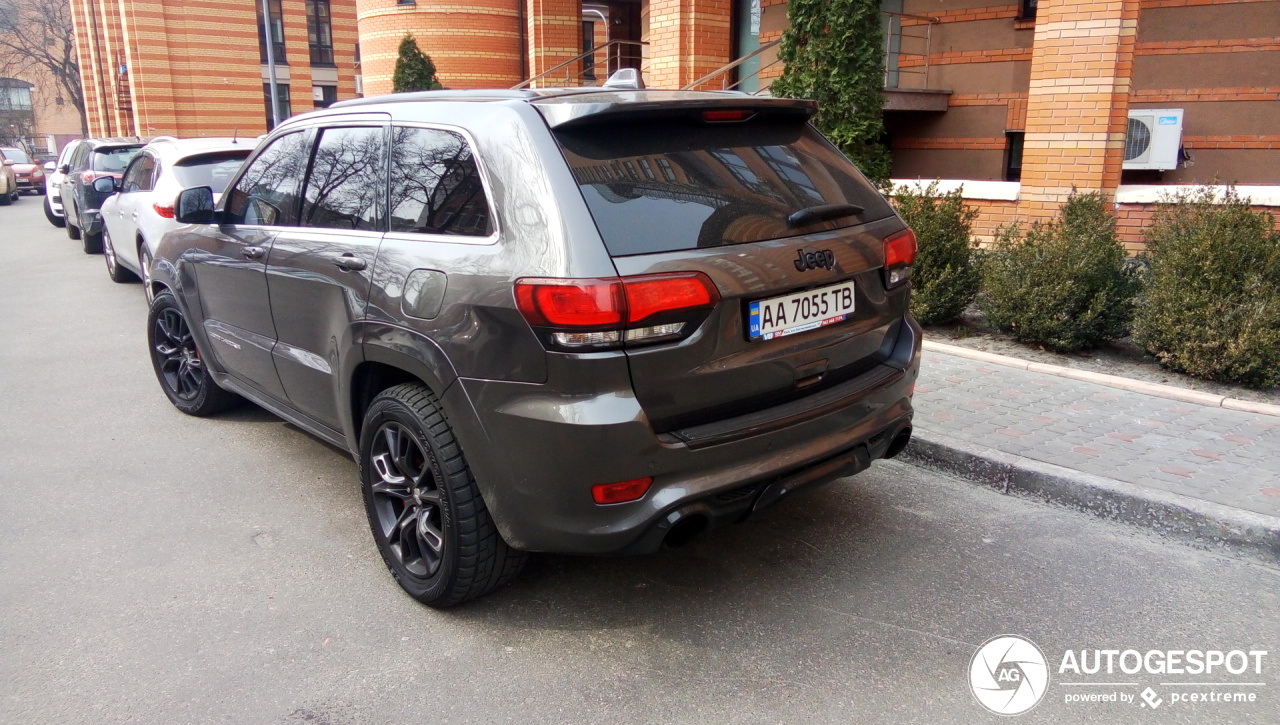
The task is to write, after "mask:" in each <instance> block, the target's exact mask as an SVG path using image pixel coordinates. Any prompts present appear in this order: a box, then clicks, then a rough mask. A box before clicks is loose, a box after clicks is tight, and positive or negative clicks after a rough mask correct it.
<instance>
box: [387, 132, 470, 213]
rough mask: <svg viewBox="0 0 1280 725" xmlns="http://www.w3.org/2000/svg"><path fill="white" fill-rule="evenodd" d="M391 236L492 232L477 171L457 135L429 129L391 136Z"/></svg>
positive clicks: (462, 141)
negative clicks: (397, 233) (394, 234)
mask: <svg viewBox="0 0 1280 725" xmlns="http://www.w3.org/2000/svg"><path fill="white" fill-rule="evenodd" d="M391 231H393V232H418V233H422V234H451V235H461V236H468V237H485V236H488V235H489V234H490V233H492V231H493V226H492V224H491V223H490V220H489V201H488V199H486V198H485V195H484V186H483V184H481V183H480V172H479V170H478V169H477V168H476V162H475V159H474V158H472V156H471V147H470V145H468V144H467V141H466V139H464V138H463V137H462V136H461V135H459V134H456V133H452V132H449V131H440V130H437V129H427V128H396V129H394V130H393V131H392V141H391Z"/></svg>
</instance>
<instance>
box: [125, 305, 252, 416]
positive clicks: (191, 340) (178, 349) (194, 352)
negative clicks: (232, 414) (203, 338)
mask: <svg viewBox="0 0 1280 725" xmlns="http://www.w3.org/2000/svg"><path fill="white" fill-rule="evenodd" d="M147 343H148V344H149V345H150V346H151V364H152V366H153V367H154V368H155V371H156V378H157V379H158V380H159V381H160V387H161V388H163V389H164V393H165V395H166V396H168V398H169V402H171V403H173V405H174V407H175V408H177V409H178V410H181V411H182V412H184V413H186V414H188V415H197V416H203V415H209V414H211V413H216V412H218V411H220V410H224V409H226V408H229V407H231V406H232V405H234V404H235V403H236V402H237V401H239V397H238V396H236V395H235V394H234V393H229V392H227V391H225V390H223V389H222V388H220V387H218V385H217V383H215V382H214V381H213V377H212V376H211V375H210V373H209V370H208V368H207V367H206V366H205V360H204V356H203V355H201V354H200V349H199V348H198V347H196V341H195V337H194V336H192V334H191V328H190V326H189V325H188V324H187V320H186V318H185V317H184V316H183V315H182V310H181V309H180V308H179V307H178V302H177V300H175V299H174V297H173V293H172V292H164V293H162V294H159V295H156V299H155V302H153V303H152V304H151V315H150V317H149V319H148V324H147Z"/></svg>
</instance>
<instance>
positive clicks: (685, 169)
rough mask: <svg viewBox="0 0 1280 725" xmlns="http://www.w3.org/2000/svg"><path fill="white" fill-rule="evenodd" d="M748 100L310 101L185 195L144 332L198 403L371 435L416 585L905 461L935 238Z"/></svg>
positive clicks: (800, 116) (431, 586)
mask: <svg viewBox="0 0 1280 725" xmlns="http://www.w3.org/2000/svg"><path fill="white" fill-rule="evenodd" d="M814 110H815V106H814V104H812V103H810V102H806V101H795V100H781V99H764V98H755V97H749V96H743V95H740V94H734V93H694V92H680V91H643V90H637V91H612V90H600V89H558V90H549V89H544V90H538V91H436V92H428V93H419V94H400V95H393V96H383V97H378V98H369V99H362V100H357V101H348V102H345V103H339V104H336V105H335V106H333V107H332V108H330V109H327V110H325V111H320V112H316V113H311V114H307V115H305V116H300V117H296V118H293V119H290V120H289V121H288V122H286V123H283V124H281V125H280V127H279V128H277V129H276V130H275V131H274V132H273V133H272V134H271V135H270V136H269V137H267V138H266V139H265V140H264V141H263V142H262V144H261V145H260V146H259V148H258V150H257V152H256V153H255V154H254V155H253V156H251V157H250V158H249V159H248V160H247V161H246V162H245V164H244V167H243V168H242V169H241V170H240V171H239V174H238V176H237V177H236V179H235V180H234V181H233V182H232V183H231V184H230V185H229V186H228V187H227V191H226V192H225V193H224V194H223V196H222V198H221V199H220V200H219V202H218V203H217V204H216V205H215V204H214V202H213V198H212V194H211V193H210V191H209V189H207V188H197V189H187V190H184V191H183V192H182V193H181V194H180V195H179V197H178V201H177V216H178V220H179V221H180V222H182V223H183V224H184V226H182V227H180V228H179V229H177V230H174V231H172V232H169V233H168V234H167V235H165V237H164V238H163V240H162V241H161V243H160V244H159V247H158V251H157V255H156V259H155V260H154V263H153V266H152V276H151V280H152V284H153V285H154V292H155V293H156V294H155V302H154V304H153V305H152V308H151V315H150V320H149V323H148V333H149V342H150V345H151V352H152V359H153V361H154V364H155V369H156V373H157V376H158V378H159V380H160V383H161V386H162V388H163V389H164V391H165V393H166V394H167V395H168V397H169V398H170V400H171V401H172V402H173V403H174V405H176V406H177V407H178V408H179V409H181V410H182V411H184V412H187V413H190V414H193V415H206V414H209V413H212V412H215V411H217V410H220V409H222V408H224V407H226V406H227V405H229V404H230V403H232V402H233V401H234V400H236V399H238V397H244V398H248V399H250V400H252V401H254V402H255V403H258V404H259V405H261V406H262V407H264V408H266V409H268V410H270V411H272V412H273V413H275V414H277V415H279V416H281V417H283V418H285V419H286V420H288V421H290V422H292V423H294V424H296V425H297V426H299V427H301V428H303V429H305V430H307V431H310V432H311V433H313V434H315V435H316V436H319V437H320V438H323V439H324V440H326V441H329V442H331V443H333V444H334V445H337V446H340V447H342V448H344V449H346V450H348V451H350V452H351V455H352V456H353V457H355V458H356V459H357V461H358V462H359V464H360V475H361V482H362V487H363V494H364V499H365V503H366V508H367V513H368V517H369V523H370V525H371V527H372V529H373V537H374V540H375V541H376V543H377V545H378V548H379V549H380V551H381V552H382V555H383V558H384V559H385V560H386V563H387V565H388V567H389V568H390V570H391V572H392V573H393V575H394V576H395V578H396V579H397V580H398V581H399V583H400V584H401V585H402V586H403V587H404V589H405V590H407V591H408V592H409V593H410V594H411V595H413V596H414V597H416V598H417V599H419V600H420V601H422V602H424V603H427V604H431V605H435V606H447V605H451V604H457V603H459V602H462V601H465V600H467V599H470V598H473V597H476V596H479V595H481V594H484V593H485V592H488V591H490V590H492V589H493V588H495V587H497V586H499V585H501V584H503V583H505V582H507V581H509V580H510V579H511V578H512V577H513V576H514V575H515V574H516V572H517V571H518V570H519V568H520V566H521V564H522V563H523V561H524V558H525V556H526V552H537V551H542V552H562V553H575V554H622V553H627V554H636V553H646V552H652V551H655V550H656V549H658V548H659V547H660V546H661V545H663V543H664V542H665V543H667V544H670V545H676V544H679V543H681V542H683V541H686V540H688V539H689V538H690V537H692V536H694V535H696V534H698V533H699V532H701V531H703V530H705V529H708V528H711V527H713V526H717V525H720V524H723V523H728V522H735V521H741V520H743V519H745V518H747V517H748V516H750V515H752V514H754V513H756V512H758V511H760V510H762V509H764V508H766V507H768V506H769V505H771V504H773V503H775V502H777V501H778V500H780V499H782V498H784V497H787V496H789V495H790V494H791V493H792V492H793V491H795V490H796V489H799V488H801V487H803V486H808V485H813V484H817V483H821V482H825V481H830V480H832V479H835V478H838V477H841V476H846V475H849V474H852V473H856V472H858V471H860V470H863V469H865V468H866V467H867V466H869V465H870V462H871V461H872V460H874V459H877V458H886V457H891V456H893V455H896V454H897V453H898V451H900V450H902V448H903V447H904V446H905V445H906V443H907V440H908V439H909V437H910V432H911V415H912V408H911V393H912V388H913V386H914V381H915V379H916V375H917V372H918V368H919V351H920V339H921V333H920V328H919V326H918V325H917V324H916V323H915V321H914V320H913V319H912V318H911V316H910V315H909V314H908V311H907V299H908V294H909V288H910V283H909V280H910V270H911V264H912V262H913V261H914V259H915V252H916V244H915V237H914V236H913V235H912V234H911V232H910V230H908V229H907V228H906V227H905V225H904V224H903V222H902V220H901V219H899V218H898V216H897V215H896V214H894V212H893V210H892V209H891V208H890V206H889V205H888V203H886V201H885V199H884V198H883V197H882V196H881V195H880V194H879V193H878V192H877V191H876V190H875V188H874V187H873V186H872V185H871V184H869V183H868V182H867V180H866V179H865V178H864V177H863V176H862V174H861V173H859V172H858V170H857V169H856V168H855V167H854V166H853V165H852V164H850V162H849V161H848V160H847V159H846V158H845V157H844V156H842V155H841V154H840V153H839V152H838V151H837V150H836V149H835V148H834V147H833V146H832V145H831V144H830V143H828V142H827V141H826V140H825V139H824V138H823V137H822V136H821V135H820V134H819V133H818V132H817V131H816V130H814V128H813V127H812V126H811V125H810V124H809V117H810V116H811V115H812V113H813V112H814Z"/></svg>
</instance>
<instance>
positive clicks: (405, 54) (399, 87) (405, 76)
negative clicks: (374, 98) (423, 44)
mask: <svg viewBox="0 0 1280 725" xmlns="http://www.w3.org/2000/svg"><path fill="white" fill-rule="evenodd" d="M391 87H392V89H393V90H394V91H395V92H396V93H411V92H413V91H438V90H440V89H441V88H444V86H442V85H440V81H439V80H438V79H437V78H436V64H435V63H432V62H431V56H429V55H427V54H426V53H423V52H422V49H421V48H419V47H418V41H416V40H414V39H413V34H412V33H406V34H405V36H404V38H403V39H402V40H401V41H400V51H399V55H398V56H397V58H396V70H395V73H394V74H393V75H392V76H391Z"/></svg>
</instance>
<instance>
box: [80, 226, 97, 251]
mask: <svg viewBox="0 0 1280 725" xmlns="http://www.w3.org/2000/svg"><path fill="white" fill-rule="evenodd" d="M80 240H81V243H82V246H83V247H84V253H85V254H102V232H83V231H82V232H81V234H80Z"/></svg>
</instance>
